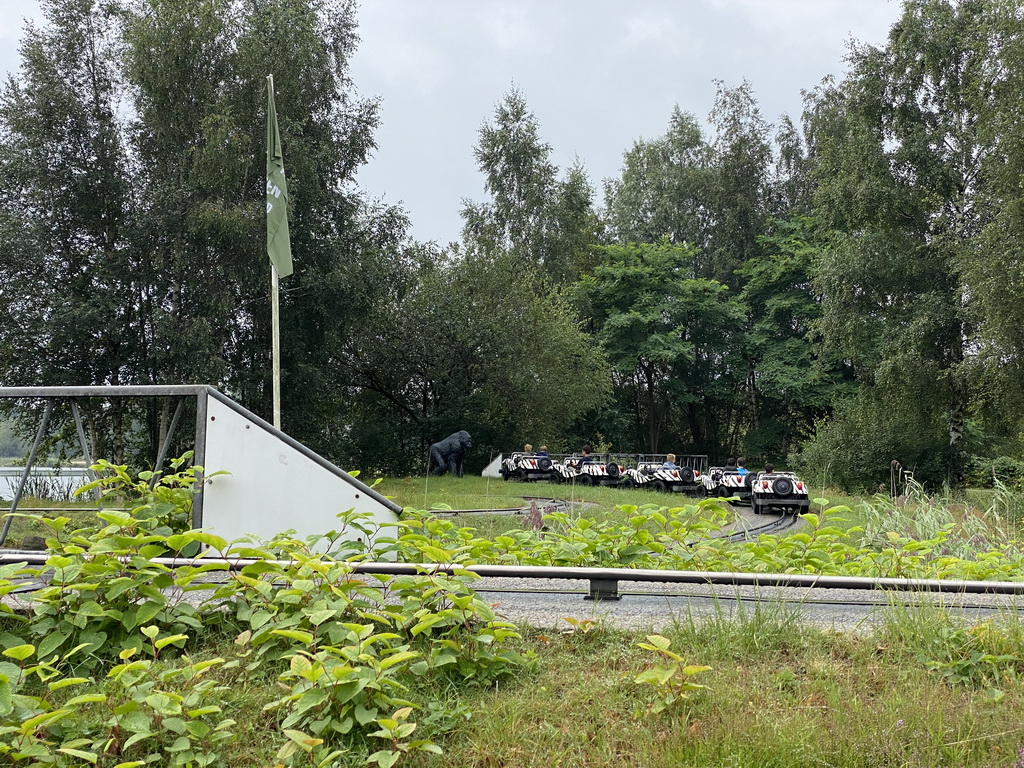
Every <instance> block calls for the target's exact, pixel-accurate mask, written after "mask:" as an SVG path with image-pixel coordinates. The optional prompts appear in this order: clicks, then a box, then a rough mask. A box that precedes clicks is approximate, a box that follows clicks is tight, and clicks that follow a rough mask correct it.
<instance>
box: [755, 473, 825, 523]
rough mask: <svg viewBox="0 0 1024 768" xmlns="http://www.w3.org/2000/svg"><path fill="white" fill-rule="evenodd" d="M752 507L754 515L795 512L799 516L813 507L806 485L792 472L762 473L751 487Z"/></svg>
mask: <svg viewBox="0 0 1024 768" xmlns="http://www.w3.org/2000/svg"><path fill="white" fill-rule="evenodd" d="M750 490H751V495H750V505H751V507H752V508H753V510H754V514H756V515H760V514H762V513H764V512H793V513H795V514H799V513H800V512H805V511H807V510H808V509H809V508H810V506H811V500H810V497H809V496H808V493H807V491H808V488H807V485H806V483H804V481H803V480H801V479H800V478H799V477H797V476H796V475H794V474H793V473H792V472H761V473H760V474H758V475H757V476H756V477H755V478H754V480H753V482H752V483H751V486H750Z"/></svg>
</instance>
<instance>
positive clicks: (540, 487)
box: [375, 475, 699, 538]
mask: <svg viewBox="0 0 1024 768" xmlns="http://www.w3.org/2000/svg"><path fill="white" fill-rule="evenodd" d="M375 488H376V490H377V491H379V492H380V493H382V494H383V495H385V496H387V497H388V498H391V499H394V500H395V501H396V502H397V503H399V504H401V505H402V506H403V507H412V508H414V509H439V510H448V509H452V510H475V509H510V508H517V509H525V510H527V511H528V507H529V503H530V502H529V501H528V500H526V499H525V498H524V497H527V496H541V497H548V496H550V497H552V498H558V499H564V500H566V501H569V502H570V503H571V504H572V510H573V512H575V513H577V514H580V515H584V516H586V517H589V518H592V519H594V520H597V521H602V520H622V519H623V518H624V517H625V513H624V512H622V511H621V510H619V509H617V508H616V507H617V506H619V505H634V506H637V507H640V506H643V505H645V504H658V505H662V506H683V505H686V504H694V503H696V502H697V501H699V498H694V497H692V496H685V495H683V494H672V495H669V494H664V493H657V492H655V491H647V490H637V489H631V490H626V489H619V488H614V487H606V486H581V485H571V484H570V485H567V484H562V483H558V484H552V483H546V482H534V483H520V482H505V481H503V480H500V479H496V478H488V477H452V476H451V475H445V476H443V477H426V478H423V477H406V478H402V479H399V478H385V479H383V480H381V481H380V483H379V485H376V486H375ZM538 504H539V506H540V508H541V511H542V512H543V511H544V504H543V502H538ZM448 519H450V520H451V521H452V522H453V523H455V525H456V526H459V527H469V528H475V529H476V530H477V534H478V535H479V536H483V537H485V538H493V537H494V536H497V535H500V534H502V533H504V532H506V531H509V530H515V529H522V528H525V527H526V524H527V523H526V516H525V515H520V514H503V515H487V514H466V515H459V514H453V515H451V516H450V517H449V518H448Z"/></svg>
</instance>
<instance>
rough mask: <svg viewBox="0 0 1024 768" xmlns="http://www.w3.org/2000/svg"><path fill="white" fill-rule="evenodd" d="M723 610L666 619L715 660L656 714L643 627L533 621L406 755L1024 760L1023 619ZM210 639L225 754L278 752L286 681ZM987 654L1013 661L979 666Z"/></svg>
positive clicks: (232, 758) (433, 719)
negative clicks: (948, 668)
mask: <svg viewBox="0 0 1024 768" xmlns="http://www.w3.org/2000/svg"><path fill="white" fill-rule="evenodd" d="M726 607H727V606H723V610H722V611H721V612H720V614H719V615H718V616H712V617H711V618H710V619H701V620H697V619H693V618H691V619H685V620H682V621H680V622H678V623H677V624H676V625H675V626H674V627H673V628H672V629H671V630H668V631H666V632H664V635H665V636H666V637H668V638H669V639H670V640H671V646H672V648H673V649H675V650H677V651H678V652H679V653H680V654H682V656H683V658H684V662H685V663H687V664H701V665H707V666H708V667H710V668H711V669H710V670H709V671H707V672H704V673H702V674H701V675H700V676H699V677H696V678H694V679H695V680H696V681H697V682H700V683H701V684H703V685H704V686H705V688H704V689H703V690H699V691H696V692H691V694H690V695H689V697H688V698H685V699H680V700H678V701H677V702H676V703H675V704H673V705H672V706H670V707H669V708H668V709H666V710H665V711H663V712H660V713H657V714H654V713H652V712H651V711H650V710H649V705H650V704H651V702H652V700H653V692H652V691H651V690H650V687H649V686H640V685H637V684H636V683H635V682H634V680H635V678H636V676H637V675H638V674H640V673H641V672H643V671H644V670H647V669H650V668H651V667H653V666H655V665H657V664H659V663H660V660H659V659H658V658H656V657H655V655H654V654H652V653H651V652H649V651H646V650H643V649H641V648H640V647H638V643H641V642H644V641H645V636H646V633H644V632H639V633H634V632H625V631H619V630H616V629H614V628H612V627H611V626H608V625H606V624H601V623H598V624H592V625H585V626H583V627H582V628H576V629H574V628H573V627H570V626H569V625H568V624H566V625H565V627H564V630H565V631H558V629H555V630H547V631H542V630H539V629H531V628H523V629H522V633H523V639H522V641H520V643H519V645H520V650H533V651H536V652H537V654H538V656H539V665H538V669H537V671H536V672H535V673H533V674H524V675H523V676H521V677H520V678H518V679H514V680H511V681H508V682H506V683H504V684H502V685H500V686H497V687H476V688H474V687H466V686H459V687H457V688H455V687H451V688H442V689H436V690H433V691H432V692H431V694H432V697H433V702H432V703H431V704H430V705H428V706H426V707H424V708H423V709H419V710H417V711H416V712H415V714H414V716H413V720H414V721H415V722H418V723H419V724H420V727H419V729H418V731H417V736H418V737H423V738H431V739H432V740H434V741H436V742H437V743H439V744H440V745H441V747H442V748H443V750H444V753H443V754H442V755H436V756H435V755H428V754H425V753H417V754H413V755H410V756H408V757H406V758H403V759H402V760H401V761H400V762H399V765H400V766H404V767H406V768H456V767H459V768H461V767H463V766H464V767H466V768H499V767H503V766H516V767H517V768H548V767H549V766H587V768H620V767H621V768H626V767H632V766H644V767H645V768H676V767H681V768H686V767H688V766H694V767H696V766H735V767H736V768H803V767H804V766H831V767H832V768H873V767H874V766H879V767H881V766H900V767H902V768H933V767H935V766H951V767H953V766H956V767H958V768H961V767H962V768H997V767H999V766H1005V768H1021V766H1024V759H1022V757H1024V751H1022V750H1024V685H1022V678H1021V674H1022V672H1024V630H1022V629H1021V626H1020V622H1019V617H1017V616H1014V615H1012V614H1007V615H1005V616H1003V617H1001V618H1000V619H998V620H993V621H991V622H987V623H985V624H982V625H978V626H975V627H965V626H963V625H961V624H960V623H959V622H958V621H957V620H956V619H955V617H953V616H951V615H949V614H947V613H945V612H944V611H942V610H940V609H920V608H906V607H895V606H894V607H891V608H889V609H888V611H887V613H886V620H885V621H884V622H882V624H881V626H880V628H878V629H876V630H874V631H873V632H871V633H856V634H852V633H851V634H840V633H834V632H829V631H822V630H818V629H815V628H812V627H809V626H807V625H804V624H802V623H801V622H800V621H799V617H798V615H797V613H796V611H795V609H794V608H792V607H786V606H781V605H776V604H758V605H755V606H754V607H752V608H751V607H739V608H737V609H736V610H735V611H731V612H730V611H727V610H726ZM727 614H728V615H727ZM197 639H198V640H199V641H200V643H201V646H205V647H199V648H193V654H194V655H193V660H194V661H199V660H201V659H203V658H208V657H215V656H219V657H222V658H224V659H226V660H228V661H231V660H234V659H238V660H239V661H241V662H242V665H243V666H241V667H235V668H233V669H231V668H229V667H228V666H226V665H225V666H220V667H216V668H215V669H214V670H211V672H210V673H209V677H211V678H213V679H216V681H217V683H218V684H222V685H228V686H229V690H228V691H226V693H225V695H224V698H223V699H222V700H220V701H219V702H218V703H219V704H220V706H221V707H222V708H223V710H224V714H225V716H228V717H231V718H232V719H234V720H235V721H236V725H235V726H234V727H233V731H234V732H236V733H237V734H238V738H237V740H236V741H235V742H234V743H232V744H231V745H230V746H229V747H227V749H226V752H225V754H224V757H225V763H226V764H227V765H239V766H241V765H254V766H255V765H274V764H277V763H278V762H279V761H277V760H275V757H274V756H275V752H276V750H277V748H278V746H279V745H280V743H281V741H282V737H281V734H280V733H279V732H278V729H279V726H278V725H277V720H276V716H275V714H274V713H273V712H267V711H264V709H263V707H264V704H266V703H267V702H268V701H271V700H273V699H276V698H277V697H278V696H280V695H281V690H282V689H281V688H280V687H279V686H278V684H277V681H276V680H275V679H274V676H273V675H268V674H266V673H264V672H263V668H262V667H260V668H256V669H254V670H253V671H245V666H244V665H245V664H246V662H247V661H251V658H246V657H244V656H240V649H239V647H238V646H237V645H235V643H234V642H233V640H232V638H230V637H226V636H224V635H220V634H219V633H209V634H205V635H204V634H200V635H199V636H198V638H197ZM976 653H981V654H982V655H986V654H987V655H989V656H998V657H1000V659H1001V660H1000V661H998V662H995V663H989V664H987V665H986V664H985V663H983V662H979V661H977V660H975V661H971V660H972V659H975V657H976ZM949 659H960V660H962V661H963V664H964V666H963V668H964V670H965V671H967V672H975V673H976V674H974V675H973V676H972V675H967V676H966V677H965V678H964V679H963V680H959V681H958V680H954V679H953V678H952V677H951V676H949V675H947V674H945V673H944V670H943V669H942V668H941V667H939V668H936V663H941V662H944V661H948V660H949ZM417 698H420V697H417ZM420 700H423V699H422V698H420ZM110 762H112V761H107V762H104V765H109V764H110ZM354 764H356V763H350V762H344V761H342V762H339V763H337V765H339V766H342V765H354Z"/></svg>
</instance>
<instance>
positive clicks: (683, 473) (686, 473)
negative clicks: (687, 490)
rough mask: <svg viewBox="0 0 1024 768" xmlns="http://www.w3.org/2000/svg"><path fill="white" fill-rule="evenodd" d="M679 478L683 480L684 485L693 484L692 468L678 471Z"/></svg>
mask: <svg viewBox="0 0 1024 768" xmlns="http://www.w3.org/2000/svg"><path fill="white" fill-rule="evenodd" d="M679 476H680V477H681V478H683V482H684V483H692V482H693V477H694V475H693V468H692V467H683V468H682V469H681V470H679Z"/></svg>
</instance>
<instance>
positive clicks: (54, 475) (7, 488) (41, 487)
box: [0, 467, 90, 501]
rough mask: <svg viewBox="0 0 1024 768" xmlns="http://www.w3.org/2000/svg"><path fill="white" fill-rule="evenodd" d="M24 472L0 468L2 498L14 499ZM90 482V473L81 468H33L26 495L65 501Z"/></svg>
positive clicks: (19, 468)
mask: <svg viewBox="0 0 1024 768" xmlns="http://www.w3.org/2000/svg"><path fill="white" fill-rule="evenodd" d="M24 472H25V468H24V467H0V498H3V499H7V500H10V499H13V498H14V494H15V493H17V491H18V483H20V482H21V476H22V474H23V473H24ZM89 480H90V478H89V473H88V472H87V471H86V470H85V469H82V468H80V467H32V473H31V474H30V475H29V477H28V482H27V483H26V485H25V495H30V496H36V497H38V498H42V499H51V500H53V501H65V500H67V499H69V498H71V494H72V493H74V492H75V490H76V489H78V488H81V487H82V486H83V485H85V484H86V483H88V482H89Z"/></svg>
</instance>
